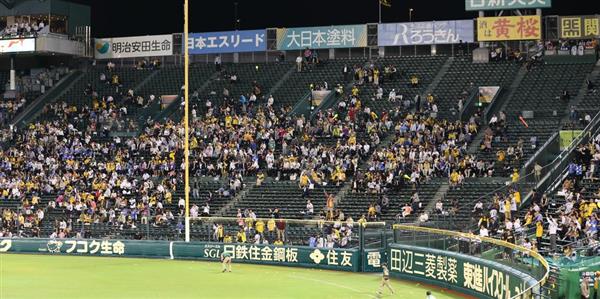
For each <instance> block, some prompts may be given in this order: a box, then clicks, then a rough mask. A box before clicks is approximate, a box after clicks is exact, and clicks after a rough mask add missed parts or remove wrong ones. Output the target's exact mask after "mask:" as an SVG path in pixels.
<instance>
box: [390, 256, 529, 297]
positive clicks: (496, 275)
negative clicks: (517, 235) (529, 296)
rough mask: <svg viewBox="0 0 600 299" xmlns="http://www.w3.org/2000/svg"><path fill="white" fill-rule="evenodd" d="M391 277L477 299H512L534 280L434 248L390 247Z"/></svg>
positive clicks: (509, 270)
mask: <svg viewBox="0 0 600 299" xmlns="http://www.w3.org/2000/svg"><path fill="white" fill-rule="evenodd" d="M388 266H389V269H390V273H391V274H392V276H397V277H400V278H406V279H414V280H419V281H423V282H426V283H431V284H436V285H441V286H447V287H449V288H451V289H455V290H459V291H460V290H464V291H465V292H468V293H470V294H476V295H477V296H478V297H479V298H497V299H504V298H512V297H513V296H514V295H515V294H518V293H520V292H521V291H523V290H525V289H526V288H527V287H529V286H531V285H533V284H535V283H536V280H535V279H534V278H533V277H531V276H529V275H527V274H525V273H521V272H518V271H517V270H515V269H512V268H510V267H508V266H505V265H502V264H500V263H496V262H492V261H488V260H484V259H480V258H476V257H473V256H469V255H463V254H459V253H453V252H448V251H442V250H437V249H431V248H425V247H416V246H408V245H398V244H393V245H391V248H390V249H389V265H388Z"/></svg>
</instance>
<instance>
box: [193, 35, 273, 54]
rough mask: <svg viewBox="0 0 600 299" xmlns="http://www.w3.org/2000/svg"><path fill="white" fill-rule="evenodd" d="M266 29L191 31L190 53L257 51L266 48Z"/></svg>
mask: <svg viewBox="0 0 600 299" xmlns="http://www.w3.org/2000/svg"><path fill="white" fill-rule="evenodd" d="M266 36H267V31H266V30H242V31H223V32H207V33H191V34H190V36H189V38H188V48H189V50H190V54H217V53H236V52H259V51H266V50H267V42H266Z"/></svg>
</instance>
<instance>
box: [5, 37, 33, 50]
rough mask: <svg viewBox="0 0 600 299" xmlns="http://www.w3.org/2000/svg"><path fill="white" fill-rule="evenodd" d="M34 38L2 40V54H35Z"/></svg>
mask: <svg viewBox="0 0 600 299" xmlns="http://www.w3.org/2000/svg"><path fill="white" fill-rule="evenodd" d="M34 51H35V39H34V38H19V39H2V40H0V53H17V52H34Z"/></svg>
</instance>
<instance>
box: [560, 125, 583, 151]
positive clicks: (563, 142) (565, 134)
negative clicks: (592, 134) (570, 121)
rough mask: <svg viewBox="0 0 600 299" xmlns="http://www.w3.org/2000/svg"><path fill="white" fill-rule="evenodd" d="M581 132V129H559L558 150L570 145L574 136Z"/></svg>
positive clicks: (576, 136)
mask: <svg viewBox="0 0 600 299" xmlns="http://www.w3.org/2000/svg"><path fill="white" fill-rule="evenodd" d="M582 133H583V131H582V130H561V131H559V133H558V134H559V137H560V139H559V146H560V150H561V151H562V150H565V149H567V148H569V145H571V142H573V140H575V139H576V138H578V137H579V136H581V134H582Z"/></svg>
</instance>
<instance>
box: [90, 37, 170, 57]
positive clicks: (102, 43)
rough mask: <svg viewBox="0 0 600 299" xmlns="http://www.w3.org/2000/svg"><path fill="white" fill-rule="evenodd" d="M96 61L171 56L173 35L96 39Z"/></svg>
mask: <svg viewBox="0 0 600 299" xmlns="http://www.w3.org/2000/svg"><path fill="white" fill-rule="evenodd" d="M94 49H95V50H94V53H95V55H94V57H96V59H110V58H131V57H149V56H169V55H173V35H170V34H167V35H148V36H132V37H113V38H97V39H96V41H95V46H94Z"/></svg>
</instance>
